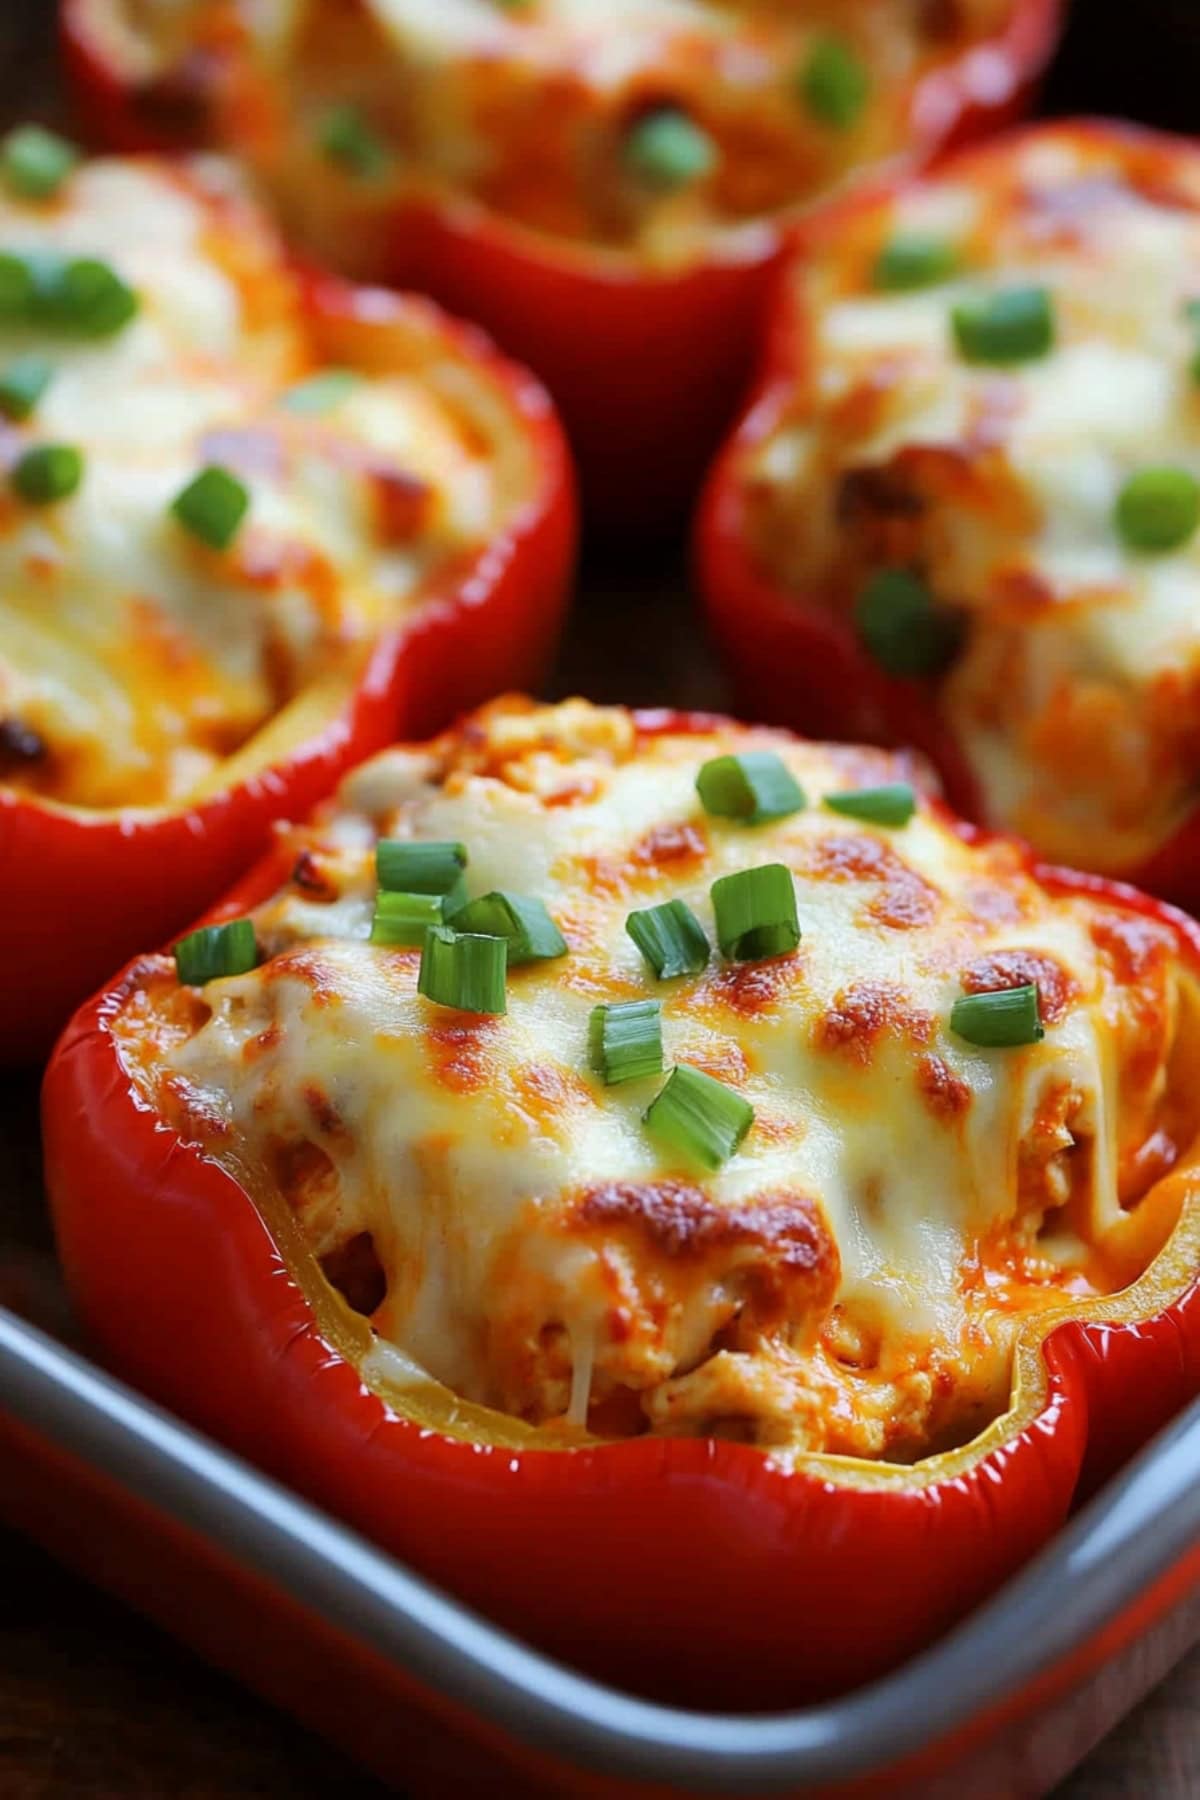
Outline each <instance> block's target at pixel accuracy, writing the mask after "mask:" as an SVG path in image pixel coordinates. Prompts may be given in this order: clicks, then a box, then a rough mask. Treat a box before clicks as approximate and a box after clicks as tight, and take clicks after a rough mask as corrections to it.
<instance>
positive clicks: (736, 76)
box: [64, 0, 1061, 525]
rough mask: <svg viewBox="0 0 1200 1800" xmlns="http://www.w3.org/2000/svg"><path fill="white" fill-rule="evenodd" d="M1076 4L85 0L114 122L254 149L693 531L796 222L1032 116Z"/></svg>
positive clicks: (599, 484)
mask: <svg viewBox="0 0 1200 1800" xmlns="http://www.w3.org/2000/svg"><path fill="white" fill-rule="evenodd" d="M1060 13H1061V7H1060V5H1059V0H952V3H951V4H949V5H947V4H930V3H929V0H853V3H852V4H847V3H846V0H802V3H801V4H797V5H794V6H791V7H780V6H778V5H776V4H773V3H770V0H742V3H740V4H712V3H710V0H683V3H682V4H672V5H663V4H661V0H630V3H627V4H623V5H620V6H612V7H610V8H604V7H597V6H595V5H593V4H590V3H588V4H582V3H581V0H526V3H525V4H522V5H516V6H514V5H512V4H508V5H503V4H499V3H498V0H458V3H457V4H455V5H452V6H445V7H440V8H439V7H430V6H428V5H427V4H425V3H424V0H402V3H401V4H398V5H397V4H395V3H394V0H388V3H387V4H383V3H382V0H365V3H361V0H360V3H359V4H356V5H354V6H347V5H345V4H343V0H304V3H303V4H300V5H283V4H279V3H276V4H274V5H270V4H268V5H262V4H258V5H255V6H253V7H251V6H249V5H244V4H238V3H237V0H198V3H194V4H192V5H191V6H188V7H183V8H181V7H179V6H177V5H170V6H168V5H162V4H159V5H157V6H156V5H154V4H146V3H145V0H137V4H132V3H131V0H68V4H67V6H66V8H65V15H64V19H65V29H66V34H67V47H68V51H69V54H70V57H71V60H72V63H73V66H74V67H75V70H76V73H77V75H78V77H79V79H78V82H77V86H78V89H79V91H80V93H81V95H82V97H83V100H84V103H85V106H86V108H87V110H88V114H89V116H90V118H91V121H92V124H93V128H94V129H95V130H96V131H98V132H99V133H100V134H102V135H103V137H105V138H106V139H107V140H108V141H115V142H117V143H118V144H121V145H125V146H128V145H129V144H131V143H132V144H142V143H145V142H146V141H147V139H149V141H151V142H159V141H161V140H162V138H163V137H164V136H166V138H167V139H168V140H169V141H172V140H177V139H178V137H179V136H181V135H182V136H183V137H185V138H190V139H191V140H193V141H194V140H195V139H197V138H201V139H204V140H207V141H212V142H217V143H222V144H225V145H228V146H232V147H236V148H237V149H238V150H239V152H240V153H242V154H243V155H245V156H246V157H247V158H248V160H249V161H250V163H251V165H252V166H253V167H254V168H255V169H256V171H257V172H258V174H259V176H260V177H261V179H262V181H263V183H264V186H265V188H266V190H267V191H268V192H269V193H270V194H271V195H272V197H273V199H274V201H275V203H276V204H277V205H278V207H279V209H280V211H281V214H282V216H283V218H284V219H285V221H286V223H287V226H288V228H289V230H291V231H292V232H293V233H294V235H295V236H296V239H297V241H298V242H300V243H301V244H303V245H304V246H305V247H306V248H307V249H308V250H309V251H310V252H311V253H313V254H315V255H317V256H318V257H320V258H321V259H322V260H324V261H326V262H327V263H329V264H330V265H331V266H333V267H336V268H339V269H341V270H342V271H343V272H345V273H349V274H352V275H355V276H359V277H363V276H366V277H369V278H370V279H373V280H387V281H397V282H400V283H401V284H403V285H405V286H412V287H417V288H421V289H423V290H426V291H428V292H430V293H432V294H434V295H435V296H436V297H437V298H438V299H440V300H442V301H444V302H445V303H446V304H448V305H451V306H453V307H455V308H456V309H457V310H460V311H463V312H466V313H468V314H469V315H470V316H471V317H473V318H478V319H480V320H481V321H482V322H483V323H484V324H485V325H487V326H488V328H489V329H490V330H492V331H494V332H495V333H496V336H497V337H498V339H499V341H500V342H501V343H502V344H503V345H504V346H505V347H506V348H508V349H510V350H511V351H513V352H514V353H515V354H517V355H520V356H523V357H524V358H526V359H527V360H528V361H529V362H530V364H531V366H532V367H534V368H535V369H537V371H538V372H539V373H540V374H541V375H542V376H543V377H544V378H545V380H546V381H547V382H548V384H549V386H550V388H551V391H552V392H553V393H554V396H555V398H556V400H557V401H558V403H559V405H560V406H561V408H562V410H563V413H564V416H565V418H566V421H567V424H568V427H569V429H570V431H571V434H572V438H573V441H574V443H575V446H576V448H577V450H578V452H579V455H580V459H581V464H582V468H583V472H584V478H585V490H586V493H587V496H588V499H589V501H590V502H591V504H592V507H593V509H594V511H595V513H596V516H597V518H598V519H600V520H601V522H603V523H616V524H624V525H629V524H639V525H661V524H662V523H663V522H664V518H665V517H666V516H667V515H668V514H670V513H672V512H678V510H679V509H680V507H681V505H682V504H683V503H684V502H685V501H686V500H687V498H688V497H689V496H690V494H691V493H692V492H693V491H694V488H695V484H696V481H697V480H698V478H699V476H700V473H701V471H702V469H703V466H704V460H705V458H706V456H707V454H708V453H710V452H711V449H712V447H713V445H714V444H715V442H716V439H717V435H718V433H719V432H720V431H721V429H722V428H723V426H724V424H725V422H726V421H727V420H728V418H729V416H730V413H731V411H732V408H733V406H734V404H735V402H736V399H737V395H738V393H739V391H740V389H741V386H742V384H743V383H744V381H745V379H746V376H747V375H748V373H749V370H750V365H751V358H752V355H753V346H754V343H755V341H756V338H757V325H758V318H759V313H760V309H761V305H762V300H763V296H764V294H765V291H766V287H767V284H768V279H769V276H770V274H771V272H772V270H773V267H774V264H775V262H776V260H777V258H778V255H779V251H780V246H781V243H782V240H783V236H784V232H785V228H786V226H787V224H788V223H789V221H790V220H791V219H792V218H793V217H794V216H795V214H796V211H797V209H798V208H799V207H801V206H802V205H803V204H804V203H806V202H808V201H810V200H811V199H812V198H813V197H814V196H816V195H818V194H819V193H821V192H823V191H825V190H827V189H829V188H830V187H832V186H833V185H834V184H836V183H838V182H841V181H842V180H844V179H845V178H846V177H847V176H848V175H850V174H852V173H854V172H856V171H858V170H860V169H862V168H864V167H868V166H870V165H873V164H878V163H879V162H881V161H885V160H891V159H892V158H894V157H895V156H896V155H897V154H903V155H906V156H911V157H913V158H917V159H925V158H927V157H928V156H929V155H931V154H932V153H934V152H935V151H937V150H938V149H941V148H943V147H944V146H945V145H946V144H948V143H950V142H953V141H958V140H960V139H962V138H964V137H968V136H973V135H977V134H978V133H979V132H981V131H983V130H985V129H987V128H988V127H990V126H994V125H995V124H996V123H997V122H998V121H1001V120H1005V119H1008V118H1011V117H1013V116H1014V115H1015V114H1017V113H1018V112H1019V111H1020V110H1021V108H1022V105H1023V103H1024V101H1025V100H1026V99H1027V97H1028V94H1029V90H1030V87H1031V85H1032V83H1033V81H1034V80H1035V78H1036V76H1037V74H1038V73H1039V71H1040V69H1041V68H1042V66H1043V65H1044V63H1045V61H1046V59H1047V57H1048V55H1049V53H1050V50H1051V48H1052V46H1053V43H1054V40H1055V37H1056V34H1057V28H1058V23H1059V17H1060Z"/></svg>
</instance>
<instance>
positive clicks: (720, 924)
mask: <svg viewBox="0 0 1200 1800" xmlns="http://www.w3.org/2000/svg"><path fill="white" fill-rule="evenodd" d="M712 903H713V912H714V913H715V915H716V920H717V942H718V943H719V944H720V946H721V954H722V955H723V956H727V957H728V958H729V960H730V961H731V962H761V961H762V960H763V959H764V958H765V957H768V956H786V955H787V954H788V953H789V951H792V950H794V949H795V948H796V945H797V944H798V943H799V942H800V921H799V919H798V918H797V916H796V884H795V882H794V881H793V880H792V871H791V870H790V869H787V868H785V867H784V865H783V864H782V863H764V864H763V865H762V867H761V868H758V869H739V870H738V871H737V873H736V874H734V875H722V876H721V879H720V880H719V881H714V882H713V884H712Z"/></svg>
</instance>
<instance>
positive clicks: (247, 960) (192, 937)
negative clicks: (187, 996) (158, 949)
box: [175, 919, 258, 987]
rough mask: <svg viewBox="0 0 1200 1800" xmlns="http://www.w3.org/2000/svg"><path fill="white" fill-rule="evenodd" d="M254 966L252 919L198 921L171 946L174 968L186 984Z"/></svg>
mask: <svg viewBox="0 0 1200 1800" xmlns="http://www.w3.org/2000/svg"><path fill="white" fill-rule="evenodd" d="M257 966H258V944H257V942H256V940H255V936H254V920H253V919H230V920H228V921H227V922H226V923H225V924H224V925H202V926H201V927H200V929H199V931H189V933H188V935H187V936H186V937H183V938H180V940H179V942H178V943H177V944H176V946H175V972H176V974H177V975H178V977H179V979H180V981H181V982H183V983H184V985H185V986H187V987H203V986H204V983H205V982H206V981H217V980H219V979H220V977H221V976H222V975H245V974H246V972H247V970H249V969H253V968H256V967H257Z"/></svg>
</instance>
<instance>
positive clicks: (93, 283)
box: [34, 256, 138, 338]
mask: <svg viewBox="0 0 1200 1800" xmlns="http://www.w3.org/2000/svg"><path fill="white" fill-rule="evenodd" d="M35 280H36V281H37V284H38V294H37V298H36V300H35V302H34V310H35V313H37V314H39V316H40V315H43V314H44V316H45V317H46V319H47V321H48V322H49V323H51V324H55V325H61V326H63V327H64V328H65V329H67V330H69V331H77V332H78V333H79V334H80V336H82V337H91V338H107V337H113V336H115V334H116V333H117V332H118V331H120V330H122V328H123V327H124V326H126V325H128V323H129V321H130V320H131V319H132V318H133V316H134V314H135V313H136V312H137V310H138V297H137V295H136V294H135V293H134V291H133V289H132V288H131V287H128V286H127V285H126V283H125V282H123V281H122V280H121V277H120V276H119V275H118V274H117V272H116V270H115V269H113V268H110V267H109V265H108V263H106V262H100V261H99V260H98V258H96V257H94V256H80V257H77V258H75V259H74V260H73V261H72V262H68V263H63V264H60V265H56V264H55V263H54V262H53V261H46V262H43V263H42V264H41V265H40V266H38V267H37V268H35Z"/></svg>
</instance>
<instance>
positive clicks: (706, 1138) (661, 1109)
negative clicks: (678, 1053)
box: [642, 1063, 754, 1170]
mask: <svg viewBox="0 0 1200 1800" xmlns="http://www.w3.org/2000/svg"><path fill="white" fill-rule="evenodd" d="M642 1122H643V1124H644V1125H645V1127H646V1130H647V1131H648V1132H649V1133H650V1136H651V1137H652V1138H655V1139H656V1140H657V1141H658V1142H659V1143H660V1144H664V1145H666V1147H667V1148H668V1149H670V1150H678V1151H682V1153H683V1154H684V1155H685V1156H686V1157H688V1158H689V1159H690V1160H691V1161H693V1162H698V1163H699V1164H700V1165H701V1166H702V1167H703V1168H705V1169H710V1170H716V1169H719V1168H720V1167H721V1165H722V1164H723V1163H727V1162H728V1161H729V1159H730V1157H731V1156H732V1155H733V1154H734V1152H735V1151H736V1150H738V1149H740V1147H741V1145H742V1144H743V1143H744V1141H745V1138H746V1134H747V1132H748V1131H749V1130H750V1127H751V1126H752V1125H753V1123H754V1108H753V1107H752V1106H751V1105H750V1103H749V1101H747V1100H743V1099H742V1096H741V1095H740V1094H735V1093H734V1092H733V1089H732V1088H727V1087H726V1086H725V1084H724V1082H722V1081H714V1080H713V1078H712V1076H711V1075H705V1074H703V1073H702V1072H701V1071H700V1070H699V1069H693V1068H692V1067H691V1066H690V1065H689V1064H688V1063H679V1064H678V1066H677V1067H676V1068H674V1069H672V1070H671V1073H670V1075H669V1076H668V1078H667V1082H666V1085H665V1086H664V1087H663V1088H661V1089H660V1090H659V1092H658V1093H657V1094H656V1095H655V1097H654V1099H653V1100H652V1101H651V1102H650V1105H649V1106H648V1107H647V1108H646V1111H645V1112H644V1113H643V1115H642Z"/></svg>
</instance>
